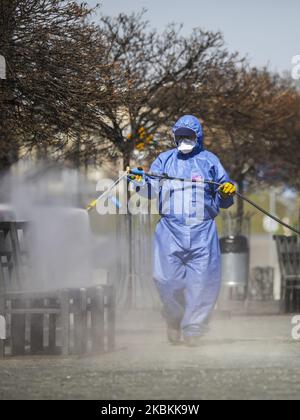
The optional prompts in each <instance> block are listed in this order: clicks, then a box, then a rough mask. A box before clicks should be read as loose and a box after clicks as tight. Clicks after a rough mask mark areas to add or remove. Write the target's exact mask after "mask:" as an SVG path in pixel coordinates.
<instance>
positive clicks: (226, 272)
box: [220, 236, 249, 300]
mask: <svg viewBox="0 0 300 420" xmlns="http://www.w3.org/2000/svg"><path fill="white" fill-rule="evenodd" d="M220 247H221V260H222V292H221V299H223V300H224V299H225V300H227V299H229V300H234V299H237V300H244V299H246V296H247V291H248V279H249V243H248V239H247V238H246V237H245V236H227V237H223V238H221V239H220Z"/></svg>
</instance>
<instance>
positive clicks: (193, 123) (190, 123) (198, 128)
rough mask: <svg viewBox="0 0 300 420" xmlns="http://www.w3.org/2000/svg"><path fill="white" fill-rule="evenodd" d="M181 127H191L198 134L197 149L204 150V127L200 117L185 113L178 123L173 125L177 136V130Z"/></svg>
mask: <svg viewBox="0 0 300 420" xmlns="http://www.w3.org/2000/svg"><path fill="white" fill-rule="evenodd" d="M179 128H189V129H190V130H193V131H194V132H195V134H196V136H197V147H196V149H197V151H201V150H203V128H202V125H201V123H200V121H199V120H198V118H196V117H194V116H193V115H184V116H183V117H181V118H179V120H178V121H177V123H176V124H175V125H174V127H173V134H174V136H175V132H176V131H177V130H178V129H179Z"/></svg>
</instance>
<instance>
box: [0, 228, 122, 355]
mask: <svg viewBox="0 0 300 420" xmlns="http://www.w3.org/2000/svg"><path fill="white" fill-rule="evenodd" d="M28 226H29V225H28V223H26V222H0V316H2V319H1V320H3V318H4V319H5V322H6V330H7V338H6V339H5V340H3V339H1V336H0V357H4V356H5V354H7V353H10V354H11V355H13V356H19V355H25V354H33V355H34V354H57V353H59V354H63V355H65V356H66V355H69V354H85V353H87V352H102V351H106V350H107V351H111V350H113V349H114V347H115V306H116V305H115V292H114V288H113V286H111V285H99V286H94V287H90V288H84V287H83V288H76V289H70V288H69V289H62V290H54V291H24V290H22V287H23V285H24V272H23V266H24V255H25V254H26V251H25V250H22V249H21V246H20V240H19V238H20V232H22V235H23V237H24V238H25V237H26V235H27V230H28ZM84 280H85V279H83V283H84Z"/></svg>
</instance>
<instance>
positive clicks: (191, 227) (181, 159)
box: [142, 115, 233, 337]
mask: <svg viewBox="0 0 300 420" xmlns="http://www.w3.org/2000/svg"><path fill="white" fill-rule="evenodd" d="M182 127H184V128H189V129H192V130H193V131H194V132H195V133H196V136H197V146H196V147H195V148H194V150H193V151H192V152H191V153H189V154H183V153H181V152H179V151H178V149H177V148H175V149H173V150H169V151H167V152H165V153H162V154H161V155H160V156H158V158H157V159H156V160H155V161H154V163H153V164H152V166H151V172H152V173H157V174H167V175H169V176H171V177H177V178H178V177H179V178H185V179H193V178H196V179H197V178H202V179H205V180H212V181H215V182H218V183H221V184H223V183H225V182H230V179H229V177H228V175H227V173H226V172H225V170H224V168H223V166H222V165H221V163H220V161H219V159H218V158H217V157H216V156H215V155H214V154H213V153H211V152H208V151H206V150H204V148H203V130H202V126H201V124H200V122H199V121H198V119H197V118H196V117H193V116H190V115H186V116H184V117H182V118H180V119H179V121H178V122H177V123H176V124H175V126H174V128H173V132H174V133H175V132H176V130H177V129H178V128H182ZM145 181H146V184H147V186H148V189H149V190H150V194H149V191H148V194H149V195H151V197H152V198H153V194H154V195H155V196H156V197H157V198H158V199H159V200H158V203H159V212H160V214H161V216H162V218H161V220H160V222H159V223H158V225H157V227H156V231H155V236H154V258H153V264H154V267H153V272H154V281H155V283H156V286H157V288H158V291H159V294H160V297H161V300H162V302H163V304H164V315H165V318H166V320H167V323H168V325H169V326H170V327H172V328H176V329H179V328H180V327H181V328H182V331H183V336H184V337H189V336H201V335H202V334H203V333H204V332H205V330H206V327H207V323H208V320H209V317H210V315H211V313H212V311H213V309H214V306H215V304H216V301H217V298H218V294H219V290H220V285H221V267H220V265H221V264H220V247H219V239H218V234H217V229H216V224H215V220H214V219H215V217H216V216H217V215H218V213H219V209H220V208H229V207H230V206H231V205H232V204H233V198H232V197H228V198H226V199H224V198H222V196H221V195H220V193H219V192H218V186H214V185H209V184H201V183H197V184H195V183H193V184H192V183H189V184H188V185H185V188H184V192H182V191H183V188H182V187H183V183H181V185H180V182H179V183H178V181H176V182H174V181H164V182H163V183H162V182H159V181H158V180H157V179H154V178H150V177H146V178H145ZM142 189H143V188H142ZM166 197H167V199H166Z"/></svg>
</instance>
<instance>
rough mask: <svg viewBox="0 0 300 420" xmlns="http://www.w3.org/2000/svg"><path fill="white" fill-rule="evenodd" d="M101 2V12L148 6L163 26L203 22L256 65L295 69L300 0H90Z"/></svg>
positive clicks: (299, 50) (152, 20)
mask: <svg viewBox="0 0 300 420" xmlns="http://www.w3.org/2000/svg"><path fill="white" fill-rule="evenodd" d="M86 1H87V3H88V4H89V5H91V6H94V5H95V4H96V3H99V2H100V3H101V4H102V6H101V9H100V10H101V12H102V13H103V14H108V15H112V16H113V15H117V14H118V13H120V12H127V13H130V12H133V11H140V10H141V9H142V8H143V7H144V8H146V9H147V10H148V12H147V14H146V17H147V19H148V20H149V21H150V23H151V26H152V27H154V28H157V29H158V30H162V29H163V28H164V27H165V26H166V25H167V24H168V23H170V22H177V23H183V24H184V32H185V33H187V34H188V33H189V32H190V31H191V30H192V29H193V28H195V27H197V26H200V27H202V28H204V29H208V30H220V31H221V32H222V33H223V35H224V39H225V42H226V46H227V48H228V49H229V51H231V52H234V51H238V52H239V53H240V54H241V55H243V56H245V55H247V57H248V59H249V60H250V63H251V64H252V65H253V66H258V67H263V66H266V65H267V66H268V67H269V69H270V70H272V71H278V72H283V71H291V69H292V57H293V56H296V55H300V1H299V0H285V1H284V0H252V1H250V0H249V1H245V0H239V1H238V0H226V1H225V0H206V1H204V0H185V1H182V0H181V1H180V0H86Z"/></svg>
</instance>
